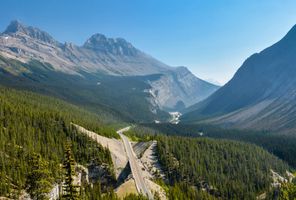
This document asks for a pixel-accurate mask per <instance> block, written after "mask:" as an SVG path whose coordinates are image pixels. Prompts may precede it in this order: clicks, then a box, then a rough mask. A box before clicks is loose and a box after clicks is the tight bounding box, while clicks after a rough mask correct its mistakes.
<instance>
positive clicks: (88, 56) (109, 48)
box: [0, 21, 217, 109]
mask: <svg viewBox="0 0 296 200" xmlns="http://www.w3.org/2000/svg"><path fill="white" fill-rule="evenodd" d="M0 55H2V56H4V57H7V58H12V59H16V60H19V61H21V62H25V63H26V62H29V61H31V60H38V61H40V62H44V63H49V64H51V65H52V67H53V68H54V69H53V70H55V71H60V72H63V73H67V74H73V75H79V76H83V73H84V72H85V73H103V74H108V75H115V76H145V75H151V74H161V75H162V76H161V78H160V79H155V80H154V81H149V84H150V85H151V91H152V93H153V94H155V95H154V96H155V99H153V100H151V101H153V102H156V103H157V105H158V106H159V107H161V108H168V109H175V108H177V107H178V108H180V109H181V108H183V107H184V106H190V105H192V104H194V103H196V102H198V101H200V100H202V99H204V98H205V97H207V96H208V95H210V94H211V93H212V92H213V91H215V90H216V89H217V86H215V85H213V84H210V83H207V82H205V81H202V80H200V79H198V78H196V77H195V76H194V75H193V74H191V73H190V72H189V71H188V70H187V69H186V68H184V67H183V68H174V67H170V66H167V65H165V64H164V63H162V62H160V61H158V60H156V59H154V58H153V57H151V56H149V55H147V54H145V53H143V52H141V51H140V50H138V49H136V48H135V47H134V46H133V45H132V44H130V43H129V42H127V41H126V40H124V39H122V38H116V39H114V38H107V37H106V36H104V35H102V34H94V35H93V36H91V37H90V38H89V39H88V40H87V41H86V42H85V43H84V45H83V46H77V45H75V44H73V43H65V44H62V43H60V42H58V41H56V40H55V39H53V38H52V37H51V36H50V35H49V34H48V33H46V32H44V31H41V30H39V29H38V28H34V27H31V26H25V25H23V24H21V23H20V22H18V21H13V22H12V23H11V24H10V25H9V26H8V27H7V29H6V30H5V31H4V32H3V33H2V34H1V35H0ZM12 70H13V69H12ZM152 96H153V95H152ZM176 105H177V107H176Z"/></svg>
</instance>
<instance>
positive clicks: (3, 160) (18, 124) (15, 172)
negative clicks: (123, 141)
mask: <svg viewBox="0 0 296 200" xmlns="http://www.w3.org/2000/svg"><path fill="white" fill-rule="evenodd" d="M82 115H83V118H82V117H81V116H82ZM70 122H76V123H79V124H83V125H84V126H85V127H88V128H89V129H92V130H96V132H98V133H100V134H102V135H105V136H108V137H118V136H117V134H116V133H115V131H114V129H113V128H112V127H108V126H103V124H102V123H101V121H100V118H99V117H98V116H96V115H94V114H91V113H88V112H86V111H84V110H82V109H80V108H78V107H76V106H72V105H69V104H67V103H65V102H62V101H59V100H55V99H53V98H48V97H45V96H40V95H36V94H33V93H29V92H20V91H15V90H12V89H7V88H3V87H1V88H0V166H1V168H0V175H1V176H0V179H1V180H0V196H9V197H11V198H13V199H17V195H18V194H21V191H23V190H24V189H25V188H26V187H27V184H26V181H27V178H28V177H27V176H28V171H29V168H30V166H29V162H28V161H29V160H30V158H31V157H32V156H33V155H34V153H37V154H39V155H40V156H41V157H42V159H43V160H44V161H45V162H47V163H48V170H49V172H50V174H51V177H52V178H53V180H52V181H53V182H52V184H54V183H58V182H60V181H61V175H62V169H61V166H60V165H61V163H63V160H64V145H65V143H66V142H67V141H71V144H72V151H73V154H74V158H75V160H76V161H77V162H78V163H79V164H81V165H88V164H90V163H93V164H95V165H97V166H100V165H107V166H108V170H109V172H108V173H109V176H110V181H109V183H110V185H112V179H113V178H112V177H113V164H112V160H111V156H110V152H109V150H108V149H105V148H103V147H102V146H100V145H98V144H96V143H95V142H92V141H91V140H89V139H88V138H87V137H86V136H83V135H81V134H79V133H77V131H76V130H75V129H73V128H72V127H71V125H70Z"/></svg>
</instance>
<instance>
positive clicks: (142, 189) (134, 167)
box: [117, 126, 153, 199]
mask: <svg viewBox="0 0 296 200" xmlns="http://www.w3.org/2000/svg"><path fill="white" fill-rule="evenodd" d="M129 129H130V126H129V127H126V128H123V129H120V130H118V131H117V133H118V134H119V135H120V137H121V139H122V141H123V144H124V148H125V151H126V154H127V157H128V161H129V164H130V167H131V171H132V174H133V177H134V179H135V183H136V188H137V190H138V192H139V193H140V194H143V195H145V196H147V197H148V198H149V199H153V196H152V194H151V192H150V190H149V188H148V187H147V185H146V183H145V180H144V177H143V176H142V173H141V169H140V167H139V165H138V162H140V161H138V159H137V157H136V154H135V152H134V150H133V148H132V145H131V143H130V142H129V139H128V138H127V137H126V136H125V135H124V134H123V132H125V131H128V130H129Z"/></svg>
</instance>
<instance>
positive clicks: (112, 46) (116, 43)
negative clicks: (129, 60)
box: [83, 33, 139, 56]
mask: <svg viewBox="0 0 296 200" xmlns="http://www.w3.org/2000/svg"><path fill="white" fill-rule="evenodd" d="M83 47H84V48H88V49H92V50H95V51H98V52H104V53H111V54H115V55H122V56H135V55H137V54H138V53H139V50H137V49H136V48H135V47H134V46H133V45H132V44H131V43H129V42H127V41H126V40H125V39H123V38H107V37H106V36H105V35H103V34H100V33H96V34H94V35H92V36H91V37H90V38H89V39H88V40H87V41H86V42H85V43H84V45H83Z"/></svg>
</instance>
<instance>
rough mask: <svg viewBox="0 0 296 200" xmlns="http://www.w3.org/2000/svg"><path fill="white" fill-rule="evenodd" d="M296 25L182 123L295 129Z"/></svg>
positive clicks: (242, 67) (240, 69)
mask: <svg viewBox="0 0 296 200" xmlns="http://www.w3.org/2000/svg"><path fill="white" fill-rule="evenodd" d="M295 77H296V25H295V26H294V27H293V28H292V29H291V30H290V31H289V32H288V33H287V34H286V36H284V37H283V38H282V39H281V40H280V41H279V42H277V43H276V44H274V45H272V46H270V47H268V48H266V49H264V50H263V51H261V52H260V53H255V54H253V55H252V56H250V57H249V58H248V59H247V60H246V61H245V62H244V63H243V64H242V66H241V67H240V68H239V70H238V71H237V72H236V74H235V75H234V77H233V78H232V79H231V80H230V81H229V82H228V83H227V84H225V85H224V86H223V87H221V88H220V89H219V90H217V91H216V92H215V93H214V94H212V95H211V96H210V97H208V98H207V99H205V100H204V101H202V102H200V103H197V104H195V105H194V106H191V107H190V108H188V109H187V112H186V114H185V115H184V116H183V121H187V122H202V123H210V124H215V125H222V126H224V127H231V128H243V129H257V130H273V131H284V132H286V131H288V132H290V131H291V130H295V128H296V123H295V122H296V87H295V86H296V78H295Z"/></svg>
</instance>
